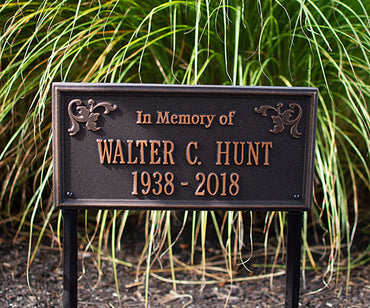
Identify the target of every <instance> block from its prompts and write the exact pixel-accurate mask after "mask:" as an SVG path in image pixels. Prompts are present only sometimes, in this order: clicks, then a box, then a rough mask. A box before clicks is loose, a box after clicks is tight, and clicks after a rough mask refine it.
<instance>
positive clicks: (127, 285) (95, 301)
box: [0, 241, 370, 308]
mask: <svg viewBox="0 0 370 308" xmlns="http://www.w3.org/2000/svg"><path fill="white" fill-rule="evenodd" d="M138 251H139V249H137V251H135V250H132V251H129V252H127V253H126V254H125V256H124V259H125V260H127V261H129V262H133V263H135V262H136V261H137V259H138V258H139V255H138V254H137V252H138ZM27 253H28V249H27V247H25V246H23V245H20V244H16V245H13V244H11V242H10V241H9V242H6V241H5V242H4V241H3V242H2V243H0V306H1V307H61V306H62V294H61V293H62V275H63V272H62V266H61V264H60V261H61V255H60V252H59V251H58V250H57V249H50V248H46V247H44V248H42V249H40V251H39V252H38V253H37V255H36V258H35V259H34V262H33V264H32V266H31V269H30V272H29V282H30V288H29V287H28V285H27V277H26V275H25V270H26V264H27ZM178 257H180V256H178ZM102 271H103V276H102V277H101V280H100V281H98V271H97V266H96V255H94V254H91V253H80V255H79V273H80V274H79V275H80V277H79V285H78V298H79V307H144V297H145V289H144V285H143V283H142V281H140V280H139V281H136V280H135V274H134V273H135V268H129V267H126V266H124V265H119V266H118V276H119V277H118V281H119V287H120V298H121V303H122V304H121V305H120V303H119V299H118V294H117V290H116V286H115V279H114V273H113V268H112V263H111V262H110V261H109V260H107V259H103V262H102ZM258 271H261V270H258V269H255V270H254V272H255V273H258ZM275 273H277V275H276V276H275V277H274V279H273V282H272V283H271V280H270V278H262V279H258V280H252V279H253V278H251V277H252V276H250V275H251V274H250V273H248V272H247V271H245V270H244V269H242V270H240V273H238V275H237V277H236V278H245V277H248V279H251V280H245V281H239V282H234V283H233V285H230V284H222V283H219V284H210V285H205V286H203V287H202V286H201V285H189V284H184V285H182V284H178V285H177V286H176V291H174V290H173V287H172V284H171V283H165V282H162V281H160V280H158V279H156V278H155V277H152V278H151V279H150V285H149V303H150V307H207V308H211V307H212V308H213V307H224V306H225V303H226V302H227V304H226V307H234V308H236V307H284V298H285V293H284V292H285V291H284V285H285V276H284V274H283V271H282V270H281V269H276V270H275ZM158 275H161V276H162V277H169V274H168V273H163V272H161V273H158ZM166 275H167V276H166ZM176 279H178V280H192V281H196V282H199V281H201V275H199V276H197V274H196V273H194V271H193V272H192V273H189V272H186V271H180V272H178V273H177V274H176ZM334 280H335V279H334ZM369 303H370V265H369V264H367V265H365V266H362V267H358V268H356V269H354V270H353V271H352V273H351V280H350V283H349V286H348V292H347V293H346V277H345V275H344V273H340V274H339V275H338V282H337V283H336V284H335V282H333V283H331V284H330V285H329V286H327V287H324V285H323V282H322V279H321V278H320V277H319V276H318V275H317V274H316V273H314V272H313V271H307V272H306V287H305V288H304V286H302V287H301V296H300V306H301V307H369Z"/></svg>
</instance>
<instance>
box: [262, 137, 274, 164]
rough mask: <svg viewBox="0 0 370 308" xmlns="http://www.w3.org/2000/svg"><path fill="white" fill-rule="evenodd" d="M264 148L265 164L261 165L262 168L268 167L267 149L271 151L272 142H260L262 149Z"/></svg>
mask: <svg viewBox="0 0 370 308" xmlns="http://www.w3.org/2000/svg"><path fill="white" fill-rule="evenodd" d="M263 147H265V162H264V163H263V165H264V166H268V165H270V162H269V148H271V149H272V142H262V148H263Z"/></svg>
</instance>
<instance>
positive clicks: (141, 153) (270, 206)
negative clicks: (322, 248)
mask: <svg viewBox="0 0 370 308" xmlns="http://www.w3.org/2000/svg"><path fill="white" fill-rule="evenodd" d="M317 94H318V92H317V89H314V88H286V87H230V86H183V85H147V84H83V83H54V84H53V143H54V196H55V206H56V208H57V209H62V210H63V211H64V212H63V213H67V212H69V211H72V212H73V211H74V212H75V213H77V210H78V209H88V208H98V209H103V208H104V209H107V208H111V209H118V208H122V209H145V210H151V209H153V210H154V209H164V210H216V209H217V210H233V211H234V210H277V211H288V212H289V213H296V214H297V213H298V214H299V213H302V211H307V210H310V208H311V203H312V183H313V181H312V180H313V168H314V165H313V162H314V147H315V127H316V113H317ZM298 216H299V217H300V218H298V220H300V219H301V215H298ZM288 221H289V219H288ZM297 227H298V228H299V230H300V226H299V225H297ZM299 230H298V233H299V232H300V231H299ZM299 241H300V238H299ZM299 245H300V243H299ZM299 247H300V246H299ZM299 257H300V255H299ZM288 258H289V257H288ZM287 284H288V281H287ZM287 287H288V286H287ZM287 297H288V290H287ZM287 306H288V305H287Z"/></svg>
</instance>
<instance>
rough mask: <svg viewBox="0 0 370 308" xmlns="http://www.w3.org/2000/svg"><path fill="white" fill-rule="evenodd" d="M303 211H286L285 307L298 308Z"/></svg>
mask: <svg viewBox="0 0 370 308" xmlns="http://www.w3.org/2000/svg"><path fill="white" fill-rule="evenodd" d="M302 217H303V212H301V211H300V212H288V213H287V218H288V232H287V233H288V244H287V263H286V285H285V307H286V308H298V304H299V283H300V269H301V265H300V263H301V231H302Z"/></svg>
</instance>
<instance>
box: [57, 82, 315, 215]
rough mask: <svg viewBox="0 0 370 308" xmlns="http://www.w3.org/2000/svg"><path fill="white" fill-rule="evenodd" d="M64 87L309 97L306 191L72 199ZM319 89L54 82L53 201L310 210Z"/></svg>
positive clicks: (77, 205) (63, 205)
mask: <svg viewBox="0 0 370 308" xmlns="http://www.w3.org/2000/svg"><path fill="white" fill-rule="evenodd" d="M63 92H68V93H73V92H75V93H76V94H78V93H80V92H85V93H86V92H89V93H92V94H94V93H102V92H115V93H155V94H157V95H158V94H161V93H163V94H167V93H177V94H183V95H184V96H186V94H187V93H192V94H194V93H197V94H207V95H212V94H213V95H216V94H223V95H225V94H237V95H241V94H245V95H248V94H253V95H270V96H271V95H284V96H306V97H307V96H308V97H310V108H309V111H310V113H309V114H306V117H307V124H308V127H307V129H306V140H305V150H304V153H305V156H306V157H305V161H304V170H303V185H304V186H305V187H306V189H305V193H304V195H303V196H300V197H299V200H297V201H295V200H292V201H276V200H275V201H274V200H266V201H240V200H236V201H232V200H226V201H220V200H199V201H198V200H191V201H186V200H184V201H179V200H173V201H171V200H132V199H99V200H95V199H73V198H68V197H67V196H63V195H62V192H63V187H62V183H63V175H64V172H63V170H64V164H63V162H64V161H63V158H64V153H63V137H62V136H63V134H64V132H63V131H62V123H63V119H61V118H60V113H61V106H60V102H61V99H60V96H61V94H62V93H63ZM317 99H318V89H317V88H311V87H276V86H217V85H159V84H124V83H117V84H112V83H70V82H54V83H53V84H52V130H53V167H54V169H53V186H54V205H55V207H56V208H57V209H88V208H91V209H136V210H228V211H230V210H243V211H244V210H273V211H296V210H299V211H310V210H311V205H312V199H313V174H314V155H315V136H316V121H317Z"/></svg>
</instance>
